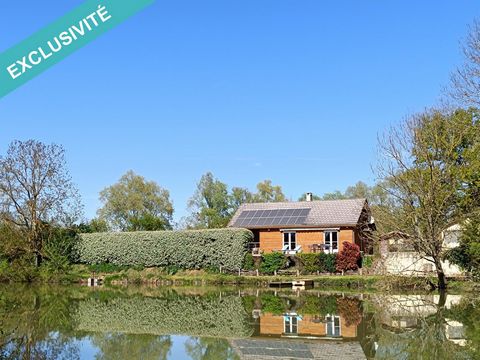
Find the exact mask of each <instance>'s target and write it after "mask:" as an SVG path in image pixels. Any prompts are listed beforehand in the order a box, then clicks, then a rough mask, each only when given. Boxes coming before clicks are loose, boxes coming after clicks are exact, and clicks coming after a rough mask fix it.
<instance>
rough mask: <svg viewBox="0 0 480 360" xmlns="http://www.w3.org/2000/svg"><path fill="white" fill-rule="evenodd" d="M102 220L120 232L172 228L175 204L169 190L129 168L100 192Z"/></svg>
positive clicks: (100, 215) (99, 211) (100, 216)
mask: <svg viewBox="0 0 480 360" xmlns="http://www.w3.org/2000/svg"><path fill="white" fill-rule="evenodd" d="M100 201H102V202H103V206H102V207H101V208H100V209H99V210H98V216H99V219H100V220H103V221H105V222H107V224H108V225H109V227H110V228H111V229H114V230H120V231H141V230H144V231H152V230H166V229H171V228H172V225H171V222H172V214H173V205H172V202H171V201H170V193H169V191H168V190H165V189H163V188H162V187H160V186H159V185H158V184H157V183H156V182H154V181H147V180H145V178H144V177H143V176H140V175H137V174H135V173H134V172H133V171H128V172H127V173H126V174H125V175H123V176H122V177H121V178H120V180H119V181H118V182H117V183H116V184H113V185H112V186H109V187H107V188H105V189H104V190H102V191H101V192H100Z"/></svg>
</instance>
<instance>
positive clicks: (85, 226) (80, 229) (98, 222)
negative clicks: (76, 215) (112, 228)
mask: <svg viewBox="0 0 480 360" xmlns="http://www.w3.org/2000/svg"><path fill="white" fill-rule="evenodd" d="M73 228H74V229H75V231H76V232H77V233H83V234H90V233H96V232H107V231H108V224H107V222H106V221H105V220H102V219H99V218H94V219H92V220H90V221H89V222H87V223H83V222H82V223H80V224H79V225H74V226H73Z"/></svg>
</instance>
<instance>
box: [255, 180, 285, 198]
mask: <svg viewBox="0 0 480 360" xmlns="http://www.w3.org/2000/svg"><path fill="white" fill-rule="evenodd" d="M254 201H255V202H265V203H266V202H280V201H286V198H285V195H284V194H283V191H282V187H281V186H279V185H272V181H271V180H264V181H262V182H260V183H258V184H257V193H256V194H255V195H254Z"/></svg>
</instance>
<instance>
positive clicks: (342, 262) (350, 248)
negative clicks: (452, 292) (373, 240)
mask: <svg viewBox="0 0 480 360" xmlns="http://www.w3.org/2000/svg"><path fill="white" fill-rule="evenodd" d="M359 259H360V248H359V247H358V245H357V244H352V243H350V242H348V241H344V242H343V249H342V251H340V252H339V253H338V256H337V271H342V272H343V271H348V270H357V269H358V260H359Z"/></svg>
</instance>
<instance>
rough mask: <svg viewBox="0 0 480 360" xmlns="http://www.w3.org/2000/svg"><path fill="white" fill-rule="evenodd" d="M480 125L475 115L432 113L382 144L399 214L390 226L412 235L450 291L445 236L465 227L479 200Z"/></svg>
mask: <svg viewBox="0 0 480 360" xmlns="http://www.w3.org/2000/svg"><path fill="white" fill-rule="evenodd" d="M479 126H480V122H479V121H478V114H477V112H476V111H474V110H468V111H466V110H457V111H453V112H447V111H440V110H431V111H427V112H424V113H421V114H418V115H415V116H412V117H410V118H409V119H407V120H406V121H404V122H403V123H401V124H400V125H399V126H398V127H394V128H392V129H391V130H390V132H389V133H387V134H386V135H385V136H384V137H383V138H382V139H380V142H379V148H380V153H381V159H380V162H379V166H378V174H379V176H380V177H381V178H382V179H384V184H385V185H386V186H387V187H386V188H385V190H386V191H387V192H388V193H389V195H390V196H391V198H392V201H393V203H394V209H395V211H390V212H387V213H386V214H384V215H385V216H384V221H388V222H389V225H390V226H391V227H392V228H394V229H395V230H397V231H401V232H404V233H406V234H408V235H409V236H410V237H409V239H410V240H409V241H410V242H411V243H412V245H413V247H414V248H415V249H416V250H417V252H418V253H419V254H420V256H422V257H423V258H424V259H426V260H427V261H430V262H432V263H433V264H434V266H435V269H436V273H437V278H438V287H439V288H440V289H444V288H445V287H446V279H445V273H444V269H443V265H442V261H441V260H442V257H443V250H444V249H443V246H442V245H443V237H442V233H443V231H444V230H446V229H447V228H448V227H450V226H451V225H454V224H458V223H463V222H464V221H465V220H466V218H468V214H469V211H470V209H472V208H473V205H474V204H475V202H476V200H475V198H474V197H472V195H473V194H476V193H477V192H478V187H477V186H478V183H477V182H476V181H475V180H474V177H472V174H473V173H478V171H480V164H479V157H478V151H479V144H480V141H479V139H478V137H479V135H478V134H479V133H480V128H479Z"/></svg>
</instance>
